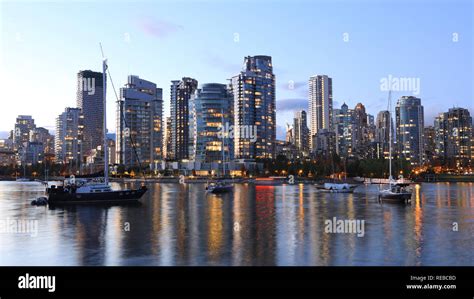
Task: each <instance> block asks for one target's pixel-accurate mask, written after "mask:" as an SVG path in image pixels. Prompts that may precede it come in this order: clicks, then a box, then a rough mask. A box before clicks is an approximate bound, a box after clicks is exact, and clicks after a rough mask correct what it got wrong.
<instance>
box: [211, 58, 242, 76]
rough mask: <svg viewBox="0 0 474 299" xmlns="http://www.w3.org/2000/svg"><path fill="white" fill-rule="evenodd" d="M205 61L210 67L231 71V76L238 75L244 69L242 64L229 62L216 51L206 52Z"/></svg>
mask: <svg viewBox="0 0 474 299" xmlns="http://www.w3.org/2000/svg"><path fill="white" fill-rule="evenodd" d="M204 62H205V63H207V64H208V65H209V66H210V67H213V68H215V69H219V70H221V71H224V72H227V73H229V76H233V75H236V74H237V73H238V72H239V71H240V70H241V69H242V65H241V64H237V63H231V62H228V61H226V60H224V59H223V58H222V57H221V56H219V55H217V54H215V53H206V54H205V55H204Z"/></svg>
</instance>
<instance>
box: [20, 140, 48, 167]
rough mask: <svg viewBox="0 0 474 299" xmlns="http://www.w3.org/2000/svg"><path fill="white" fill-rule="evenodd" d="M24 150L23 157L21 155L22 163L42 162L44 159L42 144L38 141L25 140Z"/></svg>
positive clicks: (33, 163)
mask: <svg viewBox="0 0 474 299" xmlns="http://www.w3.org/2000/svg"><path fill="white" fill-rule="evenodd" d="M25 146H26V150H25V151H24V153H23V154H24V155H25V156H24V157H22V159H21V161H22V163H26V165H35V164H38V163H42V162H43V160H44V145H43V143H42V142H38V141H28V142H25Z"/></svg>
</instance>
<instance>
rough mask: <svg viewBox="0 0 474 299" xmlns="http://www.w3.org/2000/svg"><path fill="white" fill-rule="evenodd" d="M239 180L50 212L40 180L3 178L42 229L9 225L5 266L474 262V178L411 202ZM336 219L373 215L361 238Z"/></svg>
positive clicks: (9, 198)
mask: <svg viewBox="0 0 474 299" xmlns="http://www.w3.org/2000/svg"><path fill="white" fill-rule="evenodd" d="M111 185H112V188H132V187H134V186H132V184H130V183H128V184H120V185H117V183H112V184H111ZM233 185H234V188H233V190H232V192H229V193H224V194H209V193H206V190H205V183H194V184H178V183H149V184H148V188H149V190H148V191H147V193H145V194H144V195H143V197H142V198H141V199H140V201H139V204H132V205H128V204H122V205H68V206H64V207H49V206H32V205H30V202H31V200H32V199H34V198H37V197H39V196H42V195H43V194H44V186H43V185H42V184H40V183H35V182H29V183H23V182H15V181H8V182H6V181H3V182H0V219H5V220H7V219H10V220H14V219H17V220H20V219H23V220H25V219H26V220H30V221H36V227H37V233H36V234H26V233H11V232H10V233H9V232H0V235H1V239H2V246H1V247H0V265H88V266H96V265H143V266H152V265H190V266H200V265H202V266H203V265H215V266H226V265H233V266H247V265H253V266H258V265H282V266H283V265H286V266H290V265H291V266H298V265H299V266H319V265H333V266H336V265H337V266H343V265H359V266H361V265H364V266H370V265H463V266H464V265H473V264H474V253H473V252H472V250H469V248H473V247H474V244H473V240H472V235H474V224H473V222H472V219H474V183H422V184H414V185H413V186H412V187H413V198H412V201H411V203H409V204H399V203H388V202H382V203H380V202H379V201H378V199H377V196H378V192H379V190H380V188H382V187H381V185H380V186H379V185H373V184H367V185H365V184H362V185H360V186H358V187H357V188H356V189H355V190H354V192H353V193H321V192H317V191H316V190H317V188H316V186H314V184H295V185H289V184H284V185H279V186H270V185H262V186H259V185H255V184H252V183H235V184H233ZM334 217H337V219H338V220H341V221H352V220H354V221H362V220H363V221H364V230H365V231H364V232H363V237H360V235H362V233H359V236H358V235H357V234H354V233H343V234H338V233H326V232H325V222H326V221H327V220H331V219H333V218H334ZM456 229H457V230H456ZM33 235H34V236H33Z"/></svg>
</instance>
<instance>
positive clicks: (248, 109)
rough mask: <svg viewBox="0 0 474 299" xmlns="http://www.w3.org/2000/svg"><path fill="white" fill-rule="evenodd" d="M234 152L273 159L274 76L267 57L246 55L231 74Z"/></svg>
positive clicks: (274, 138)
mask: <svg viewBox="0 0 474 299" xmlns="http://www.w3.org/2000/svg"><path fill="white" fill-rule="evenodd" d="M231 89H232V94H233V97H234V152H235V158H237V159H262V158H275V141H276V107H275V105H276V103H275V100H276V98H275V75H274V74H273V66H272V58H271V57H270V56H261V55H259V56H247V57H245V60H244V67H243V70H242V71H241V72H240V74H238V75H236V76H234V77H232V79H231Z"/></svg>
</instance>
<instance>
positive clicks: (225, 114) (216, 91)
mask: <svg viewBox="0 0 474 299" xmlns="http://www.w3.org/2000/svg"><path fill="white" fill-rule="evenodd" d="M232 101H233V98H232V95H231V93H230V92H229V90H228V86H227V85H225V84H218V83H207V84H203V85H202V86H201V88H199V89H197V90H196V92H195V93H194V95H193V96H192V97H191V100H190V101H189V144H190V146H189V159H190V160H193V161H196V162H207V163H211V162H222V160H223V159H225V161H230V160H231V159H232V158H233V155H234V154H233V138H230V137H232V136H229V134H228V133H229V132H230V129H231V128H232V126H233V122H234V120H233V113H232V111H233V102H232ZM223 150H224V153H223ZM223 154H224V157H223ZM225 161H224V162H225Z"/></svg>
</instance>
